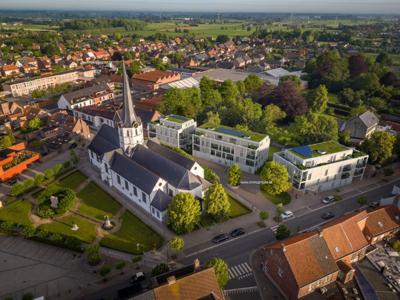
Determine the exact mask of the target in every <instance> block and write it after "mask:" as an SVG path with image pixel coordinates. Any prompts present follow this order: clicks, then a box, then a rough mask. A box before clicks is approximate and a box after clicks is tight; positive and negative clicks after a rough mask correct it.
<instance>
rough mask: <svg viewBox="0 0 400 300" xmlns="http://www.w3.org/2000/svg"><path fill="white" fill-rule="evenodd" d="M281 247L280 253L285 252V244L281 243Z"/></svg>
mask: <svg viewBox="0 0 400 300" xmlns="http://www.w3.org/2000/svg"><path fill="white" fill-rule="evenodd" d="M281 246H282V251H283V252H286V246H285V244H284V243H282V244H281Z"/></svg>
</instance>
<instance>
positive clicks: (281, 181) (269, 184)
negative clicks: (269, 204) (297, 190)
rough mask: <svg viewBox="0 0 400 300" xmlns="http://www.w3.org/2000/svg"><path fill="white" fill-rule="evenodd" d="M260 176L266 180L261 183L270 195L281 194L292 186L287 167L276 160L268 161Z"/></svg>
mask: <svg viewBox="0 0 400 300" xmlns="http://www.w3.org/2000/svg"><path fill="white" fill-rule="evenodd" d="M260 176H261V179H262V180H263V181H265V182H266V183H264V184H262V185H261V188H262V189H263V190H264V191H266V192H267V193H268V194H270V195H279V194H281V193H283V192H286V191H288V190H289V189H290V187H291V186H292V184H291V182H290V181H289V173H288V171H287V170H286V168H285V167H284V166H281V165H279V164H277V163H276V162H274V161H270V162H267V163H266V164H265V165H264V166H263V167H262V169H261V173H260Z"/></svg>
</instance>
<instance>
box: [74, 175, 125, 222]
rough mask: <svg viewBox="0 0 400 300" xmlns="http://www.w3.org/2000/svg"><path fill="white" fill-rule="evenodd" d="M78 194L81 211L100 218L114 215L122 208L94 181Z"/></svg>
mask: <svg viewBox="0 0 400 300" xmlns="http://www.w3.org/2000/svg"><path fill="white" fill-rule="evenodd" d="M77 196H78V198H80V199H81V203H80V206H79V212H80V213H81V214H84V215H86V216H89V217H93V218H96V219H98V220H104V217H105V216H106V215H107V216H109V217H112V216H113V215H114V214H115V213H116V212H117V211H118V210H119V209H120V208H121V205H120V204H119V203H118V202H117V201H115V199H114V198H113V197H111V196H110V195H109V194H108V193H106V192H105V191H103V190H102V189H101V188H100V187H99V186H98V185H97V184H95V183H93V182H90V183H89V184H88V185H87V186H86V187H85V188H84V189H83V190H82V191H80V192H79V193H78V195H77Z"/></svg>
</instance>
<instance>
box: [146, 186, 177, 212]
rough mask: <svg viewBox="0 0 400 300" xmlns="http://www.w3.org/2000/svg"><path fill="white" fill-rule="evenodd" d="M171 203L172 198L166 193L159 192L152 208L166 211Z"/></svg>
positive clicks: (155, 196) (152, 203)
mask: <svg viewBox="0 0 400 300" xmlns="http://www.w3.org/2000/svg"><path fill="white" fill-rule="evenodd" d="M171 201H172V198H171V197H170V196H169V195H167V194H166V193H164V192H163V191H162V190H158V191H157V193H156V194H155V195H154V198H153V201H152V202H151V206H154V208H157V209H158V210H159V211H165V210H166V209H167V208H168V205H169V204H170V203H171Z"/></svg>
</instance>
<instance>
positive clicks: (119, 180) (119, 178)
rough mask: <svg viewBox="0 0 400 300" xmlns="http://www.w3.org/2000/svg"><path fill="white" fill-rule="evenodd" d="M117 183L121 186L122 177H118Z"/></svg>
mask: <svg viewBox="0 0 400 300" xmlns="http://www.w3.org/2000/svg"><path fill="white" fill-rule="evenodd" d="M117 182H118V184H121V177H119V175H117Z"/></svg>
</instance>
